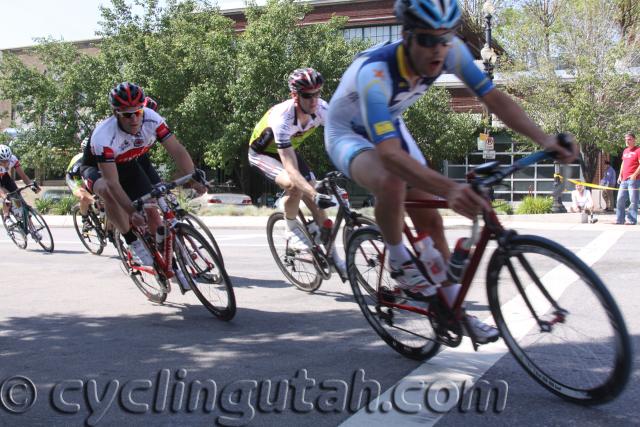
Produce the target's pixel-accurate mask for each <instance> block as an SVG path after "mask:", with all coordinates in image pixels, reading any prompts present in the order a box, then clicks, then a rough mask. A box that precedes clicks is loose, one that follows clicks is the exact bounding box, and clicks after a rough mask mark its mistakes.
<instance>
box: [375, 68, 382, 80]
mask: <svg viewBox="0 0 640 427" xmlns="http://www.w3.org/2000/svg"><path fill="white" fill-rule="evenodd" d="M373 75H374V76H376V78H378V79H384V70H373Z"/></svg>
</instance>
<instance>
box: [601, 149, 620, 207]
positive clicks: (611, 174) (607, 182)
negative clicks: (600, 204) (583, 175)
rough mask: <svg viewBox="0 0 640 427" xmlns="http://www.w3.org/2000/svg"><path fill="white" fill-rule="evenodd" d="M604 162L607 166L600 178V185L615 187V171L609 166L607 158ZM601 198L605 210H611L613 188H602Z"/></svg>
mask: <svg viewBox="0 0 640 427" xmlns="http://www.w3.org/2000/svg"><path fill="white" fill-rule="evenodd" d="M604 164H605V165H606V166H607V167H606V169H605V171H604V176H603V177H602V179H601V180H600V185H602V186H603V187H610V188H615V186H616V171H615V169H614V168H613V167H612V166H611V162H610V161H609V160H605V161H604ZM602 198H603V199H604V203H605V206H606V208H605V212H613V201H614V198H613V190H606V189H603V190H602Z"/></svg>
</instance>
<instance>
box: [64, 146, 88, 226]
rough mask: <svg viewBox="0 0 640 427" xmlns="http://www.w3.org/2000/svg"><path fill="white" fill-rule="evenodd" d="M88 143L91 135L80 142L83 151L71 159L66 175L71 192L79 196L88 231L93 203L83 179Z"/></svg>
mask: <svg viewBox="0 0 640 427" xmlns="http://www.w3.org/2000/svg"><path fill="white" fill-rule="evenodd" d="M88 143H89V137H87V138H85V139H83V140H82V143H80V148H81V151H80V152H79V153H78V154H76V155H75V156H73V158H72V159H71V161H69V165H68V166H67V172H66V173H65V177H64V179H65V182H66V183H67V187H69V190H71V193H72V194H73V195H74V196H76V197H77V198H78V202H79V205H80V215H81V216H82V231H83V232H86V231H87V230H88V229H89V228H90V227H91V224H90V223H89V206H90V205H91V203H93V196H92V195H91V193H90V192H89V191H88V190H87V189H86V188H85V185H84V182H83V180H82V165H83V155H84V150H85V148H86V147H87V144H88Z"/></svg>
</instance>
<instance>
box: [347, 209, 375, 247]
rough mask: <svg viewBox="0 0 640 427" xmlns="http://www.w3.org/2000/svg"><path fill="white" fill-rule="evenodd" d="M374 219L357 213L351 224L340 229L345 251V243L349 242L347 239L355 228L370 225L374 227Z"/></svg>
mask: <svg viewBox="0 0 640 427" xmlns="http://www.w3.org/2000/svg"><path fill="white" fill-rule="evenodd" d="M376 225H377V224H376V220H375V219H373V218H369V217H368V216H364V215H358V217H357V219H356V220H354V222H353V224H351V225H347V224H345V226H344V227H343V229H342V243H343V244H344V250H345V252H346V251H347V245H348V244H349V239H350V238H351V235H352V234H353V232H354V231H355V230H357V229H358V228H360V227H365V226H370V227H375V226H376Z"/></svg>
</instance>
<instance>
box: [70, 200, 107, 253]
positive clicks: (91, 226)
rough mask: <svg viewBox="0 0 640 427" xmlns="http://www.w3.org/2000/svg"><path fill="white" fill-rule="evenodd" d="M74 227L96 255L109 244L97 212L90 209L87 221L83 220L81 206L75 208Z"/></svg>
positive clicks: (85, 244)
mask: <svg viewBox="0 0 640 427" xmlns="http://www.w3.org/2000/svg"><path fill="white" fill-rule="evenodd" d="M73 227H74V228H75V229H76V233H77V234H78V237H79V238H80V241H81V242H82V244H83V245H84V247H85V248H87V250H88V251H89V252H91V253H92V254H94V255H100V254H101V253H102V251H103V250H104V247H105V246H106V245H107V242H106V239H105V236H104V232H103V231H102V225H101V224H100V220H99V219H98V217H97V216H96V214H95V213H94V212H93V211H92V210H91V209H89V214H88V215H87V222H86V223H85V222H83V221H82V214H81V213H80V206H78V205H76V206H74V208H73Z"/></svg>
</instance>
